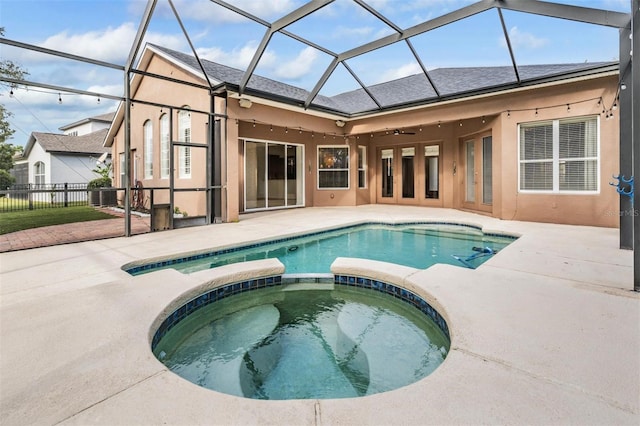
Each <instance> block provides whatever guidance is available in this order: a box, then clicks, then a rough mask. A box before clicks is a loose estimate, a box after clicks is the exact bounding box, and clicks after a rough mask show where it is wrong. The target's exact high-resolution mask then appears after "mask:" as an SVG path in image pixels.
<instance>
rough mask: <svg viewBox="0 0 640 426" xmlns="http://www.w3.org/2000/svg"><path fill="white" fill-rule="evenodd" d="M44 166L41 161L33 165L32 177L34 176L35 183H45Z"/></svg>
mask: <svg viewBox="0 0 640 426" xmlns="http://www.w3.org/2000/svg"><path fill="white" fill-rule="evenodd" d="M44 169H45V167H44V163H43V162H42V161H38V162H37V163H36V164H35V165H34V170H33V177H34V183H35V184H36V185H44V184H45V175H44V174H45V170H44Z"/></svg>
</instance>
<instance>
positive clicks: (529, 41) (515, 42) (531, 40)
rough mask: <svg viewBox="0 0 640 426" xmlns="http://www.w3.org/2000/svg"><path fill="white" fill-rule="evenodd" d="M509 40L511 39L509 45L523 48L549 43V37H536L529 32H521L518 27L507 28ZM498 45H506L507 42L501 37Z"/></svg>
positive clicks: (537, 46) (538, 46)
mask: <svg viewBox="0 0 640 426" xmlns="http://www.w3.org/2000/svg"><path fill="white" fill-rule="evenodd" d="M509 40H510V41H511V46H512V47H513V48H514V49H517V48H519V47H521V48H525V49H538V48H540V47H544V46H546V45H547V44H548V43H549V39H546V38H540V37H536V36H535V35H533V34H531V33H527V32H522V31H520V30H519V29H518V27H511V29H510V30H509ZM500 45H501V46H502V47H506V46H507V42H506V41H505V40H504V39H501V40H500Z"/></svg>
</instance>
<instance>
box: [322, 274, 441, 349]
mask: <svg viewBox="0 0 640 426" xmlns="http://www.w3.org/2000/svg"><path fill="white" fill-rule="evenodd" d="M334 283H335V284H338V285H346V286H355V287H361V288H367V289H371V290H375V291H379V292H381V293H386V294H389V295H391V296H393V297H395V298H397V299H400V300H402V301H403V302H406V303H408V304H410V305H411V306H413V307H414V308H416V309H418V310H419V311H421V312H423V313H424V314H426V315H428V316H429V317H430V318H431V319H432V320H433V322H435V323H436V325H437V326H438V327H439V328H440V330H442V332H443V333H444V334H445V335H446V336H447V339H449V341H451V336H450V334H449V326H448V325H447V322H446V321H445V319H444V318H443V317H442V315H440V313H439V312H438V311H437V310H436V309H435V308H433V307H432V306H431V305H429V303H428V302H427V301H425V300H424V299H423V298H422V297H420V296H418V295H417V294H415V293H413V292H411V291H409V290H407V289H405V288H402V287H398V286H396V285H393V284H389V283H386V282H384V281H377V280H372V279H370V278H364V277H358V276H352V275H335V278H334Z"/></svg>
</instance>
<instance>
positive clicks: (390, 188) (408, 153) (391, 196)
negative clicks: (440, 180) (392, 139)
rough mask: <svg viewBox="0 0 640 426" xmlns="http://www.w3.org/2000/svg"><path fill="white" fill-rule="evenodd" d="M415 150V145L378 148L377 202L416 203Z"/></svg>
mask: <svg viewBox="0 0 640 426" xmlns="http://www.w3.org/2000/svg"><path fill="white" fill-rule="evenodd" d="M416 152H417V148H416V147H415V146H405V147H402V146H401V147H397V146H396V147H383V148H379V149H378V153H377V158H378V161H377V162H378V164H377V176H378V194H377V200H378V202H379V203H389V204H416V199H417V196H418V194H417V187H416V182H417V181H416V171H417V165H416Z"/></svg>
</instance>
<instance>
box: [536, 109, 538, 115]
mask: <svg viewBox="0 0 640 426" xmlns="http://www.w3.org/2000/svg"><path fill="white" fill-rule="evenodd" d="M537 116H538V108H536V117H537Z"/></svg>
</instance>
